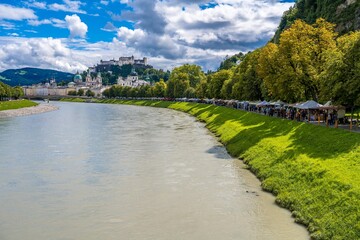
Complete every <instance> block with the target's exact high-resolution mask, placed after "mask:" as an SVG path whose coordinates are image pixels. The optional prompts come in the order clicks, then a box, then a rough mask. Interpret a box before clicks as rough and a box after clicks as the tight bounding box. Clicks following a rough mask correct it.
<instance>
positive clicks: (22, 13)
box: [0, 4, 37, 21]
mask: <svg viewBox="0 0 360 240" xmlns="http://www.w3.org/2000/svg"><path fill="white" fill-rule="evenodd" d="M36 18H37V16H36V15H35V14H34V11H33V10H31V9H27V8H18V7H14V6H11V5H8V4H0V19H7V20H18V21H20V20H24V19H36Z"/></svg>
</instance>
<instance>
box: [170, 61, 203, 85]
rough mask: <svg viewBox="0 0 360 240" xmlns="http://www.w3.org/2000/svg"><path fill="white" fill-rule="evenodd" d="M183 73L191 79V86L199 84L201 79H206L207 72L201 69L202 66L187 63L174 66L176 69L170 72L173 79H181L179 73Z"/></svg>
mask: <svg viewBox="0 0 360 240" xmlns="http://www.w3.org/2000/svg"><path fill="white" fill-rule="evenodd" d="M179 74H182V76H184V77H185V75H186V77H185V78H186V79H188V80H189V84H190V87H194V88H195V87H196V85H197V84H199V83H200V81H201V80H203V79H205V74H204V72H203V71H202V70H201V67H200V66H197V65H190V64H185V65H182V66H180V67H176V68H174V70H173V71H172V72H171V74H170V80H171V79H174V78H175V79H179V77H178V76H177V75H179Z"/></svg>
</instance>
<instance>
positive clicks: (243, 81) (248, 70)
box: [231, 50, 263, 100]
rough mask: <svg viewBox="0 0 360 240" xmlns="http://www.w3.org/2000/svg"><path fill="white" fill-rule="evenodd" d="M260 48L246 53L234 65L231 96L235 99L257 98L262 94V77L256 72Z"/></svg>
mask: <svg viewBox="0 0 360 240" xmlns="http://www.w3.org/2000/svg"><path fill="white" fill-rule="evenodd" d="M259 55H260V50H255V51H254V52H251V53H248V54H246V56H245V58H244V60H243V61H242V62H241V63H240V65H239V66H237V67H236V69H235V71H234V75H233V78H232V81H233V83H234V84H233V87H232V94H231V95H232V97H233V98H236V99H239V100H241V99H246V100H259V99H261V98H263V96H262V87H263V86H262V85H263V84H262V83H263V81H262V79H261V78H260V76H259V74H258V73H257V71H256V69H257V66H258V58H259Z"/></svg>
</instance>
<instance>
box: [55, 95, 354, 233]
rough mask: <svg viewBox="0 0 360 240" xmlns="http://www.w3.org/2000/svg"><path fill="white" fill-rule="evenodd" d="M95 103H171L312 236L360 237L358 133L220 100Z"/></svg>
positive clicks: (144, 104) (162, 104) (138, 104)
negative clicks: (239, 163)
mask: <svg viewBox="0 0 360 240" xmlns="http://www.w3.org/2000/svg"><path fill="white" fill-rule="evenodd" d="M62 101H66V99H64V100H62ZM69 102H71V101H69ZM94 102H95V103H103V104H104V103H105V104H125V105H136V106H148V107H160V108H169V109H173V110H177V111H182V112H185V113H188V114H190V115H192V116H194V117H196V118H197V119H198V120H200V121H202V122H205V124H206V128H208V129H209V130H210V132H212V133H213V134H215V136H216V137H218V140H219V141H220V142H221V143H222V144H223V145H224V146H225V147H226V149H227V151H228V153H229V154H230V155H231V156H233V157H235V158H238V159H240V160H242V161H243V162H244V163H245V164H246V165H248V166H249V170H250V171H251V172H252V173H253V174H254V175H255V176H257V178H258V179H259V180H260V181H261V182H262V184H261V187H262V188H263V190H264V191H267V192H271V193H272V194H273V195H275V197H276V201H275V202H276V203H277V204H278V205H279V206H281V207H284V208H287V209H288V210H290V212H292V215H293V217H294V220H295V222H296V223H299V224H302V225H305V226H306V227H307V229H308V231H309V233H310V238H311V239H333V238H336V239H338V238H339V239H345V238H346V239H357V238H358V237H359V236H360V226H359V225H357V223H358V221H357V217H358V212H359V211H360V210H359V206H360V198H358V196H359V195H358V194H360V188H359V185H358V183H359V180H360V178H359V176H358V171H359V168H358V167H357V166H359V165H358V164H359V162H358V156H359V155H358V154H360V138H359V135H358V134H357V133H352V132H348V131H343V130H342V129H333V128H323V127H318V126H316V125H312V124H305V123H299V122H294V121H289V120H284V119H276V118H269V117H268V116H263V115H257V114H252V113H249V112H244V111H239V110H235V109H230V108H226V107H219V106H214V105H204V104H197V103H184V102H162V101H144V100H114V99H107V100H98V101H94ZM329 146H331V148H329ZM324 199H326V201H324ZM349 216H352V217H349ZM350 226H355V227H350Z"/></svg>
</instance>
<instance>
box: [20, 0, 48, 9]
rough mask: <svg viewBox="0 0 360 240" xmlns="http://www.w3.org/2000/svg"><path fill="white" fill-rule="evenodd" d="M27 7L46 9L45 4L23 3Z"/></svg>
mask: <svg viewBox="0 0 360 240" xmlns="http://www.w3.org/2000/svg"><path fill="white" fill-rule="evenodd" d="M25 4H26V5H27V6H28V7H33V8H39V9H46V2H37V1H27V2H26V3H25Z"/></svg>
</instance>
